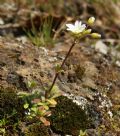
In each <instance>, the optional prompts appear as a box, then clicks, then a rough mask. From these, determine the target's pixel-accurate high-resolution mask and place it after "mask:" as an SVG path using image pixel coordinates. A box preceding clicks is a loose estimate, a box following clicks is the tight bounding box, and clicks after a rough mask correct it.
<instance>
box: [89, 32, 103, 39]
mask: <svg viewBox="0 0 120 136" xmlns="http://www.w3.org/2000/svg"><path fill="white" fill-rule="evenodd" d="M91 37H92V38H101V34H98V33H92V34H91Z"/></svg>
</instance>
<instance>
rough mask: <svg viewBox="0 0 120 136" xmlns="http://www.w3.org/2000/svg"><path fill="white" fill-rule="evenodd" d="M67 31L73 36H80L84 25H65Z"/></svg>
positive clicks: (79, 22) (78, 22) (76, 23)
mask: <svg viewBox="0 0 120 136" xmlns="http://www.w3.org/2000/svg"><path fill="white" fill-rule="evenodd" d="M66 26H67V30H68V31H71V32H72V33H74V34H80V33H81V32H83V31H84V30H85V28H86V25H85V24H82V22H81V21H78V20H77V21H76V22H75V24H66Z"/></svg>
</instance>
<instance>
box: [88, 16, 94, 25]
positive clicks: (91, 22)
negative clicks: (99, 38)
mask: <svg viewBox="0 0 120 136" xmlns="http://www.w3.org/2000/svg"><path fill="white" fill-rule="evenodd" d="M94 22H95V18H94V17H90V18H89V19H88V24H89V25H92V24H93V23H94Z"/></svg>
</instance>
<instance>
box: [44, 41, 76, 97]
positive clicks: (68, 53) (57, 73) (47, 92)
mask: <svg viewBox="0 0 120 136" xmlns="http://www.w3.org/2000/svg"><path fill="white" fill-rule="evenodd" d="M75 44H76V39H75V40H74V42H73V44H72V45H71V47H70V49H69V51H68V52H67V54H66V56H65V59H64V60H63V62H62V64H61V66H60V69H61V70H62V69H63V66H64V64H65V62H66V60H67V58H68V57H69V55H70V53H71V50H72V49H73V47H74V46H75ZM58 75H59V72H56V74H55V77H54V79H53V82H52V85H51V86H50V88H49V90H48V91H46V94H45V97H46V98H47V97H48V94H49V93H50V92H51V90H52V88H53V86H54V84H55V82H56V80H57V77H58Z"/></svg>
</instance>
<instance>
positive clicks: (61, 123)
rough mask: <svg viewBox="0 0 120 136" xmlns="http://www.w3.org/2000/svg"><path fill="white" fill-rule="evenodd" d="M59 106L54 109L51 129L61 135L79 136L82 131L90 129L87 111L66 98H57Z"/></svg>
mask: <svg viewBox="0 0 120 136" xmlns="http://www.w3.org/2000/svg"><path fill="white" fill-rule="evenodd" d="M57 102H58V104H57V106H56V107H55V108H53V109H52V116H51V117H50V120H51V127H52V129H53V131H55V132H57V133H60V134H70V135H73V136H78V135H79V131H80V130H85V129H87V128H88V127H89V124H90V121H89V118H88V116H87V115H86V113H85V111H84V110H82V109H81V108H80V106H78V105H76V104H75V103H73V102H72V100H70V99H68V98H67V97H65V96H61V97H59V98H57Z"/></svg>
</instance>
